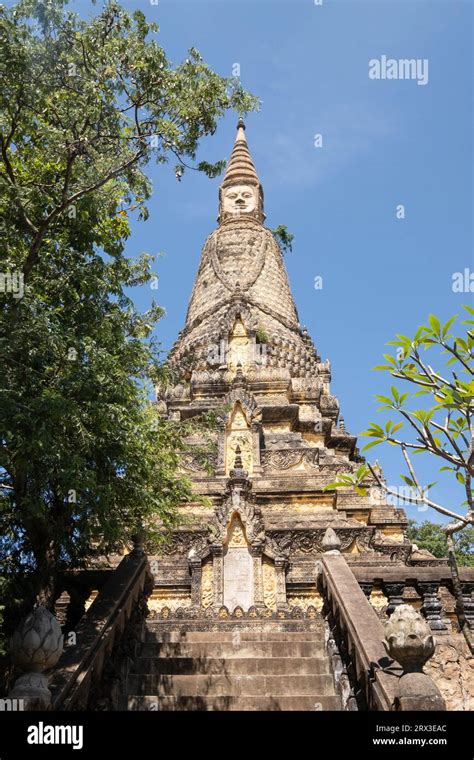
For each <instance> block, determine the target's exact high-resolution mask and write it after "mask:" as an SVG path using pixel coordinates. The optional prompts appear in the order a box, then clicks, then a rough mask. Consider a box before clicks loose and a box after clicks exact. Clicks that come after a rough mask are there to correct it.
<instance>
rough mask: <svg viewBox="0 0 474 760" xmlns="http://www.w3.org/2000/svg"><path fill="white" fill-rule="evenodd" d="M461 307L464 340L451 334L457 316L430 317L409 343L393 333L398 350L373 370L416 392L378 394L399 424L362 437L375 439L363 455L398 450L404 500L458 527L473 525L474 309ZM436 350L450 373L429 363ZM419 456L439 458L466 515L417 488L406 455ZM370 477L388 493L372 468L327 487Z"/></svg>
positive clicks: (372, 429)
mask: <svg viewBox="0 0 474 760" xmlns="http://www.w3.org/2000/svg"><path fill="white" fill-rule="evenodd" d="M464 308H465V310H466V312H467V315H468V316H467V318H465V319H464V320H462V323H461V324H463V325H465V326H466V328H467V329H466V335H465V336H464V335H453V334H452V333H451V330H452V328H453V325H454V323H455V322H456V319H457V317H456V316H454V317H452V318H451V319H449V320H448V321H447V322H446V323H445V324H444V325H442V324H441V322H440V321H439V319H438V318H437V317H436V316H434V315H433V314H431V315H430V317H429V323H428V325H422V326H421V327H420V328H419V329H418V330H417V332H416V334H415V336H414V338H413V339H410V338H408V337H407V336H406V335H397V338H396V340H394V341H391V342H390V343H389V345H391V346H395V347H396V353H395V356H393V355H391V354H385V355H384V358H385V360H386V362H387V363H386V364H383V365H379V366H378V367H376V368H375V369H377V370H380V371H387V372H389V373H390V375H391V376H392V377H394V378H397V379H398V380H403V381H404V382H406V383H408V385H409V387H410V388H411V387H414V388H415V390H414V391H413V392H412V393H411V394H410V390H408V391H406V392H400V390H399V389H398V388H397V387H396V386H395V385H392V386H391V388H390V395H383V396H382V395H379V396H377V400H378V401H379V402H380V403H381V404H382V406H381V407H380V409H379V410H380V411H390V412H395V414H396V415H397V416H398V417H401V420H399V421H398V422H395V421H394V420H392V419H388V420H387V421H386V423H385V425H384V426H382V425H379V424H377V423H375V422H373V423H371V424H370V426H369V428H368V430H366V431H365V432H364V433H362V435H364V436H367V437H369V438H372V439H373V440H372V441H370V442H369V443H368V444H367V445H366V446H365V447H364V449H363V451H367V450H368V449H370V448H372V447H373V446H377V445H379V444H381V443H389V444H391V445H392V446H398V447H400V449H401V451H402V453H403V457H404V459H405V462H406V465H407V469H408V474H407V475H402V476H401V477H402V479H403V481H404V482H405V483H406V485H408V486H409V487H410V488H411V489H412V493H413V495H412V496H406V497H404V498H405V501H408V502H409V503H412V504H425V505H426V506H429V507H432V508H434V509H436V510H437V511H438V512H440V513H442V514H444V515H446V516H448V517H450V518H453V519H454V520H455V521H457V522H456V523H455V527H456V529H458V527H459V528H462V527H464V526H467V525H470V524H473V520H474V517H473V488H472V477H473V476H474V448H473V422H472V418H473V414H474V369H473V364H472V354H473V349H474V333H473V330H472V325H474V320H473V319H471V318H470V317H471V316H472V315H474V309H472V308H471V307H470V306H465V307H464ZM434 347H437V348H438V350H439V351H440V353H441V355H442V356H445V357H447V358H446V359H445V365H446V369H447V370H448V371H444V372H443V370H435V369H433V367H432V366H431V365H430V364H428V361H427V359H426V358H425V353H426V352H427V351H429V350H430V349H433V348H434ZM420 396H421V397H425V400H427V402H428V403H427V404H426V405H425V407H419V406H418V404H417V402H416V404H417V405H416V407H415V408H413V406H414V403H415V402H414V400H415V399H418V397H420ZM402 430H403V431H404V432H403V433H401V431H402ZM410 434H411V435H410ZM420 453H429V454H431V455H434V456H436V457H438V458H439V459H440V460H442V462H441V467H440V471H441V472H450V473H452V475H453V476H454V477H455V479H456V480H457V481H458V482H459V483H461V484H462V486H463V487H464V490H465V493H466V500H465V501H464V502H463V503H462V504H461V505H460V507H465V508H466V514H463V513H462V511H458V512H454V511H453V510H452V509H448V508H447V507H444V506H442V505H440V504H436V503H435V502H433V501H432V500H431V499H430V498H428V495H427V493H428V490H429V489H430V488H431V487H432V486H434V485H435V484H434V483H430V484H427V485H425V486H424V487H422V486H421V484H420V482H419V479H418V477H417V475H416V472H415V468H414V466H413V463H412V460H411V457H410V454H420ZM371 477H373V478H375V480H376V481H377V482H378V484H379V485H380V486H381V487H382V488H384V490H385V491H386V493H390V492H391V491H390V489H387V488H386V486H385V484H384V483H383V482H382V481H381V480H380V477H379V475H378V474H377V473H376V472H375V471H374V469H373V467H371V466H370V465H363V466H362V467H360V468H359V470H358V471H357V473H353V474H349V475H347V476H345V478H343V479H341V480H340V481H338V482H336V483H333V484H331V487H340V486H343V485H344V486H348V485H356V486H357V487H358V488H360V487H362V486H363V481H364V480H365V479H367V478H369V479H370V478H371ZM394 495H397V494H394ZM458 523H459V525H458Z"/></svg>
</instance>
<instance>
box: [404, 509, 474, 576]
mask: <svg viewBox="0 0 474 760" xmlns="http://www.w3.org/2000/svg"><path fill="white" fill-rule="evenodd" d="M408 522H409V525H408V529H407V537H408V538H409V539H410V541H413V543H415V544H416V545H417V546H418V548H419V549H426V550H427V551H429V552H431V554H433V555H434V556H435V557H445V556H446V551H447V547H446V535H445V533H444V532H443V529H442V526H441V525H439V524H438V523H433V522H430V521H429V520H423V522H422V523H418V522H417V521H416V520H409V521H408ZM454 542H455V546H456V558H457V560H458V562H459V563H460V564H461V565H464V566H470V567H474V528H466V529H465V530H463V531H462V532H461V533H459V534H457V535H456V536H455V539H454Z"/></svg>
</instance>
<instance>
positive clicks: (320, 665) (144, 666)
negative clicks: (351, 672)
mask: <svg viewBox="0 0 474 760" xmlns="http://www.w3.org/2000/svg"><path fill="white" fill-rule="evenodd" d="M132 673H133V674H137V675H138V674H144V675H155V674H159V673H163V674H176V675H179V674H180V675H193V674H202V675H206V674H208V675H210V674H218V673H221V674H225V675H234V674H235V675H254V674H255V675H269V676H270V675H275V676H276V675H294V676H297V675H329V674H330V670H329V661H328V659H327V657H294V656H293V657H239V658H232V657H231V658H219V657H203V658H201V657H167V658H165V657H138V658H137V659H136V661H135V663H134V666H133V669H132Z"/></svg>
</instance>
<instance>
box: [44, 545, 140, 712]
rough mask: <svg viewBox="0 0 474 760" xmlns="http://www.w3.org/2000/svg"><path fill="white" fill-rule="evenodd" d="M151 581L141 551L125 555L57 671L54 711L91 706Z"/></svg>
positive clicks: (53, 680)
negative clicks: (94, 691)
mask: <svg viewBox="0 0 474 760" xmlns="http://www.w3.org/2000/svg"><path fill="white" fill-rule="evenodd" d="M150 580H152V575H151V571H150V567H149V565H148V560H147V557H146V555H145V554H144V552H143V551H142V550H141V549H140V548H135V549H134V550H133V551H132V552H131V553H130V554H128V555H127V556H125V557H124V558H123V559H122V561H121V562H120V564H119V565H118V567H117V568H116V569H115V570H114V571H113V572H112V573H111V575H110V577H109V579H108V580H107V582H106V583H105V585H104V586H103V588H102V589H101V591H100V592H99V594H98V596H97V597H96V599H95V600H94V602H93V603H92V605H91V606H90V608H89V609H88V610H87V612H86V613H85V615H84V617H83V618H82V619H81V621H80V623H79V625H78V626H77V629H76V632H75V633H76V643H75V645H72V646H68V647H67V648H66V649H65V651H64V652H63V654H62V655H61V658H60V659H59V662H58V664H57V666H56V667H55V669H54V671H53V674H52V677H51V681H50V684H49V688H50V691H51V695H52V696H51V709H52V710H75V709H81V708H82V709H84V708H86V707H87V704H88V700H89V692H90V689H91V685H92V683H93V681H94V680H99V679H100V678H101V675H102V670H103V667H104V662H105V660H106V659H107V656H108V655H110V653H111V651H112V648H113V647H114V645H116V644H117V643H118V641H119V639H120V637H121V636H122V634H123V631H124V628H125V626H126V625H127V623H128V622H129V621H130V618H131V615H132V612H133V610H134V609H135V607H136V605H137V603H138V602H139V600H140V597H141V596H142V595H143V594H144V591H145V589H146V586H147V583H149V582H150Z"/></svg>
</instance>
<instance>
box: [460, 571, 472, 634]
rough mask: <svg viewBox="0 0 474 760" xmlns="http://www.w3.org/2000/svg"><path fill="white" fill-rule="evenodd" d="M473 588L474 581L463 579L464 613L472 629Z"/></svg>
mask: <svg viewBox="0 0 474 760" xmlns="http://www.w3.org/2000/svg"><path fill="white" fill-rule="evenodd" d="M473 590H474V583H472V582H471V581H461V592H462V600H463V606H464V614H465V616H466V621H467V624H468V625H469V628H470V629H471V630H474V599H473V598H472V592H473Z"/></svg>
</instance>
